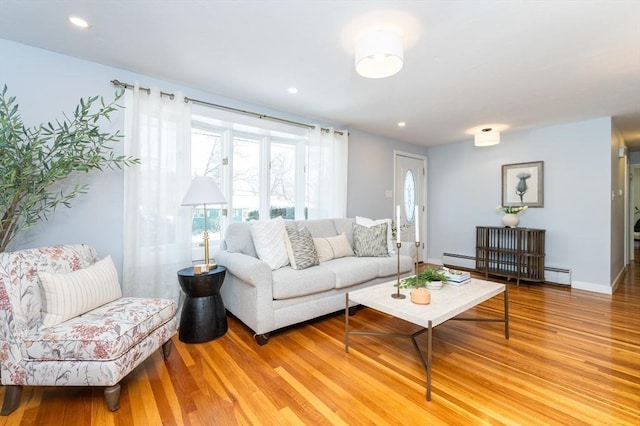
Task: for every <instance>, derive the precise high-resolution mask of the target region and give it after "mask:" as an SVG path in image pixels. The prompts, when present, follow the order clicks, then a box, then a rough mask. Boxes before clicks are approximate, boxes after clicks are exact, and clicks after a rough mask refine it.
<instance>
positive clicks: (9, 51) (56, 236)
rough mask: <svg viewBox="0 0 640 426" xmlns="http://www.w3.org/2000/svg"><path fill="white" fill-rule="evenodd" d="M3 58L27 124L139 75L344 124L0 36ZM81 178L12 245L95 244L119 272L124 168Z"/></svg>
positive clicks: (192, 93) (119, 120)
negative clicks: (81, 187) (73, 193)
mask: <svg viewBox="0 0 640 426" xmlns="http://www.w3.org/2000/svg"><path fill="white" fill-rule="evenodd" d="M0 58H2V60H1V61H0V87H1V86H3V85H4V84H6V85H7V87H8V94H9V95H10V96H15V97H16V98H17V101H18V103H19V105H20V112H21V116H22V119H23V121H24V123H25V125H27V126H32V125H36V124H40V123H42V122H48V121H53V120H55V119H57V118H62V113H63V112H67V113H69V112H71V111H73V109H74V108H75V106H76V105H77V104H78V101H79V100H80V98H81V97H83V98H86V97H89V96H94V95H101V96H104V97H105V98H106V99H113V95H114V93H115V91H116V88H115V87H114V86H113V85H112V84H111V83H110V81H111V80H113V79H117V80H120V81H124V82H127V83H134V82H135V81H136V80H138V81H139V82H140V85H141V86H143V87H150V86H156V85H157V86H159V87H160V88H161V89H162V90H163V91H165V92H175V91H182V92H183V93H184V94H185V95H187V96H189V97H192V98H195V99H199V100H203V101H207V102H212V103H218V104H222V105H227V106H231V107H234V108H241V109H247V110H251V111H257V112H261V113H264V114H268V115H273V116H278V117H282V118H286V119H290V120H294V121H300V122H303V123H309V124H321V125H323V126H331V125H333V126H336V127H338V128H340V126H338V125H335V124H333V123H326V122H321V121H318V120H311V119H305V118H302V117H299V116H295V115H292V114H286V113H282V112H279V111H273V110H270V109H267V108H263V107H258V106H254V105H251V104H247V103H243V102H240V101H237V100H232V99H228V98H223V97H219V96H214V95H211V94H209V93H205V92H202V91H198V90H194V89H191V88H189V87H184V86H178V85H176V84H172V83H170V82H166V81H160V80H157V79H154V78H152V77H148V76H144V75H139V74H135V73H131V72H128V71H124V70H121V69H117V68H112V67H107V66H103V65H100V64H97V63H92V62H88V61H83V60H79V59H76V58H72V57H70V56H65V55H60V54H57V53H54V52H50V51H46V50H42V49H37V48H33V47H30V46H26V45H23V44H19V43H14V42H11V41H8V40H3V39H0ZM112 118H113V123H112V124H111V125H108V126H105V127H103V130H105V131H116V130H120V131H121V132H123V131H124V130H123V128H124V112H123V111H119V112H117V113H115V114H114V115H113V117H112ZM356 139H357V138H356ZM116 152H117V153H122V152H123V151H122V145H119V146H118V147H117V149H116ZM81 178H82V182H83V183H88V184H89V185H90V189H89V193H88V194H86V195H81V196H79V197H77V198H76V199H74V200H73V202H72V207H71V208H70V209H66V208H64V207H63V208H60V209H58V210H57V211H56V212H54V213H53V214H51V215H50V216H49V220H48V221H47V222H44V223H42V224H40V225H38V226H37V227H35V228H32V229H31V230H29V231H28V232H24V233H21V234H19V236H18V237H17V238H16V239H15V240H14V241H13V242H12V244H11V245H10V246H9V247H8V250H18V249H21V248H27V247H39V246H46V245H51V244H62V243H78V242H83V243H87V244H90V245H92V246H93V247H95V248H96V250H97V251H98V255H99V256H101V257H103V256H106V255H108V254H110V255H111V256H112V258H113V260H114V263H115V264H116V266H117V268H118V271H120V272H121V271H122V251H123V244H124V243H123V241H124V240H123V224H124V216H123V199H124V189H123V172H122V171H108V172H105V173H92V174H91V175H87V176H81ZM120 275H121V274H120Z"/></svg>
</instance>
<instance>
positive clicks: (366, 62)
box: [356, 30, 404, 78]
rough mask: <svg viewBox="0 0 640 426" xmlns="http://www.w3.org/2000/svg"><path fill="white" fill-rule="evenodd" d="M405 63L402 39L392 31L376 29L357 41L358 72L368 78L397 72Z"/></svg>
mask: <svg viewBox="0 0 640 426" xmlns="http://www.w3.org/2000/svg"><path fill="white" fill-rule="evenodd" d="M403 64H404V52H403V48H402V39H401V38H400V36H398V35H397V34H395V33H393V32H390V31H382V30H378V31H374V32H371V33H368V34H366V35H365V36H363V37H362V38H360V39H359V40H358V42H357V43H356V72H357V73H358V74H360V75H361V76H363V77H366V78H384V77H390V76H392V75H394V74H396V73H397V72H398V71H400V70H401V69H402V66H403Z"/></svg>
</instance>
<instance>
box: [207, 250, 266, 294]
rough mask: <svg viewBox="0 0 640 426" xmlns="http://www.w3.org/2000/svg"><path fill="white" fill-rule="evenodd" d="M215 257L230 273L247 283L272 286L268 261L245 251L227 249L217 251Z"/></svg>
mask: <svg viewBox="0 0 640 426" xmlns="http://www.w3.org/2000/svg"><path fill="white" fill-rule="evenodd" d="M214 258H215V260H216V262H217V263H218V264H220V265H222V266H224V267H225V268H227V271H228V272H229V273H230V274H233V275H235V276H236V277H238V278H240V279H241V280H242V281H244V282H246V283H247V284H250V285H252V286H254V287H259V286H269V287H271V284H272V273H271V267H270V266H269V264H268V263H266V262H263V261H262V260H260V259H256V258H255V257H253V256H249V255H246V254H244V253H231V252H228V251H227V250H218V251H216V252H215V254H214Z"/></svg>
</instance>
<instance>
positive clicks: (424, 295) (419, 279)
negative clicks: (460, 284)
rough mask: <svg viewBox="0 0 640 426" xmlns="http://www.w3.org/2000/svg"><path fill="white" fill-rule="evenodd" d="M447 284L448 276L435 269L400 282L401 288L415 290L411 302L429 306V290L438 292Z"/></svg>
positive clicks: (429, 269) (426, 270) (428, 269)
mask: <svg viewBox="0 0 640 426" xmlns="http://www.w3.org/2000/svg"><path fill="white" fill-rule="evenodd" d="M446 282H447V276H446V275H445V274H443V273H442V272H440V271H439V270H437V269H435V268H427V269H425V270H423V271H422V272H420V273H418V275H414V276H411V277H407V278H404V279H402V280H401V281H400V288H413V290H412V291H411V293H410V294H411V301H412V302H414V303H419V304H428V303H429V302H430V301H431V293H430V292H429V290H437V289H440V288H441V287H442V284H444V283H446Z"/></svg>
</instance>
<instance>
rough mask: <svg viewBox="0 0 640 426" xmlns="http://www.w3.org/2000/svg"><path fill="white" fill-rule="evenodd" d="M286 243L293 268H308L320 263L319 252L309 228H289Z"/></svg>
mask: <svg viewBox="0 0 640 426" xmlns="http://www.w3.org/2000/svg"><path fill="white" fill-rule="evenodd" d="M285 244H286V246H287V254H288V256H289V263H291V267H292V268H293V269H306V268H309V267H311V266H314V265H317V264H318V253H316V247H315V245H314V244H313V237H312V236H311V233H310V232H309V230H308V229H307V228H302V229H291V228H287V232H286V234H285Z"/></svg>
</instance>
